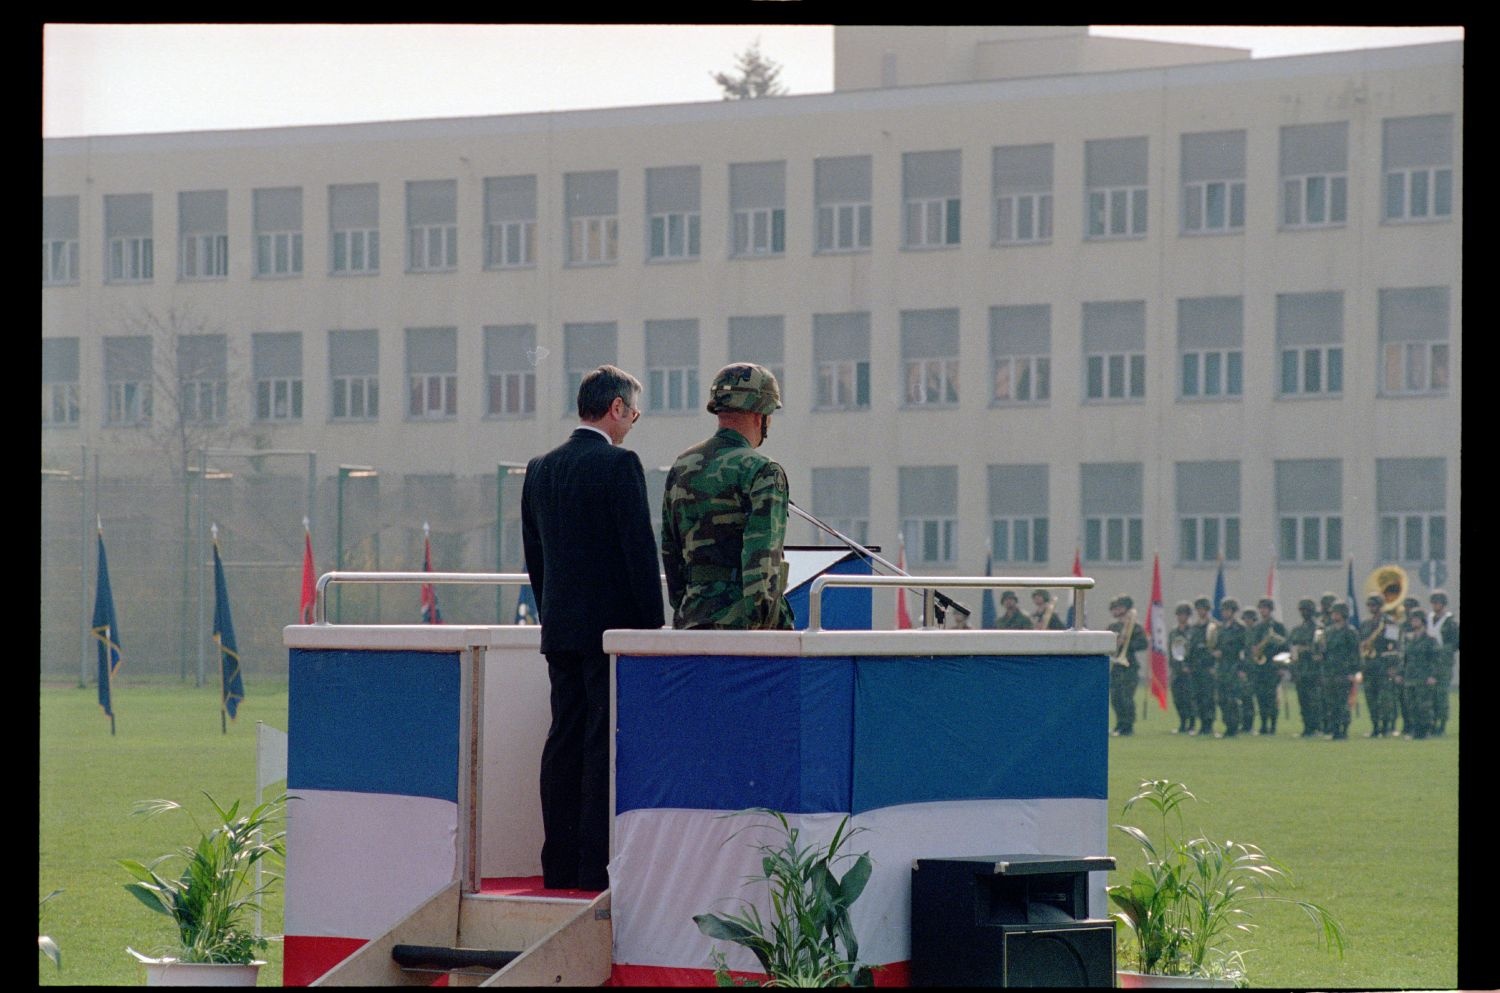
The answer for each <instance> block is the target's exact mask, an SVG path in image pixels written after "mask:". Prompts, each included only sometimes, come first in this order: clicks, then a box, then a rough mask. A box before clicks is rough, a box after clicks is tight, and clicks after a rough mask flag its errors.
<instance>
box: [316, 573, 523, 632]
mask: <svg viewBox="0 0 1500 993" xmlns="http://www.w3.org/2000/svg"><path fill="white" fill-rule="evenodd" d="M530 582H531V576H529V575H528V574H526V573H524V572H325V573H323V575H321V576H319V577H318V587H317V599H316V600H315V601H314V604H313V623H314V624H327V623H328V606H327V604H328V600H327V597H326V595H325V590H327V588H328V587H329V586H332V585H333V584H334V583H434V584H437V583H442V584H454V583H472V584H475V585H483V586H525V585H527V584H529V583H530Z"/></svg>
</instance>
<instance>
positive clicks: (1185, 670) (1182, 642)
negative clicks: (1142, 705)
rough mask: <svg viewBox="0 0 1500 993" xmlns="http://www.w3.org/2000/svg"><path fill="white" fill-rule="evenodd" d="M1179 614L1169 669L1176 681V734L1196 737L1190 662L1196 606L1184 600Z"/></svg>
mask: <svg viewBox="0 0 1500 993" xmlns="http://www.w3.org/2000/svg"><path fill="white" fill-rule="evenodd" d="M1175 612H1176V614H1177V626H1176V627H1174V628H1173V629H1172V630H1171V631H1168V632H1167V669H1168V671H1169V672H1170V673H1171V679H1172V704H1173V706H1175V707H1176V708H1177V730H1175V731H1173V732H1172V733H1173V734H1192V733H1193V731H1194V729H1195V728H1196V727H1197V723H1198V708H1197V705H1196V701H1195V699H1194V696H1193V667H1192V665H1191V663H1190V662H1189V661H1188V653H1189V650H1190V648H1191V646H1192V641H1193V605H1192V604H1190V603H1188V602H1187V601H1186V600H1184V601H1182V602H1181V603H1179V604H1178V605H1177V607H1176V608H1175Z"/></svg>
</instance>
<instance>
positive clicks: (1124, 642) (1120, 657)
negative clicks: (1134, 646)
mask: <svg viewBox="0 0 1500 993" xmlns="http://www.w3.org/2000/svg"><path fill="white" fill-rule="evenodd" d="M1134 633H1135V611H1134V610H1133V609H1132V610H1131V611H1130V612H1129V613H1128V614H1126V615H1125V622H1124V623H1123V624H1121V625H1120V633H1119V634H1117V635H1115V657H1114V658H1113V659H1111V661H1112V662H1113V663H1114V664H1115V665H1122V666H1128V665H1130V636H1131V635H1132V634H1134Z"/></svg>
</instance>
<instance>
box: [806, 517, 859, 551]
mask: <svg viewBox="0 0 1500 993" xmlns="http://www.w3.org/2000/svg"><path fill="white" fill-rule="evenodd" d="M824 520H825V522H826V523H827V524H828V526H829V527H831V528H833V529H834V530H835V531H839V532H841V533H843V534H847V535H848V536H849V537H851V538H853V539H854V540H855V541H857V542H859V543H860V544H861V545H868V544H869V543H870V519H869V518H868V517H832V516H830V517H827V518H824ZM816 530H817V536H816V539H815V540H816V542H817V543H818V544H819V545H840V546H842V545H843V544H844V543H843V541H841V540H840V539H838V538H835V537H833V535H831V534H828V533H827V532H825V531H824V530H823V529H822V528H818V529H816Z"/></svg>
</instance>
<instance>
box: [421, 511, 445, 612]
mask: <svg viewBox="0 0 1500 993" xmlns="http://www.w3.org/2000/svg"><path fill="white" fill-rule="evenodd" d="M422 571H423V572H431V571H432V538H431V537H430V536H429V535H428V534H427V525H425V524H424V525H422ZM422 623H423V624H441V623H443V612H442V611H441V610H439V609H438V602H437V593H436V592H435V591H434V590H433V588H432V584H431V583H423V584H422Z"/></svg>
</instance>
